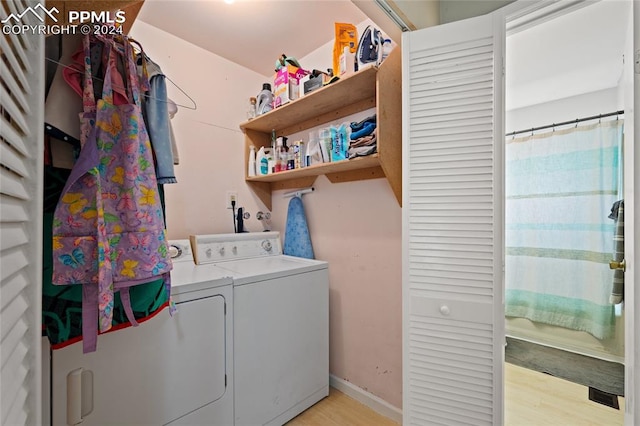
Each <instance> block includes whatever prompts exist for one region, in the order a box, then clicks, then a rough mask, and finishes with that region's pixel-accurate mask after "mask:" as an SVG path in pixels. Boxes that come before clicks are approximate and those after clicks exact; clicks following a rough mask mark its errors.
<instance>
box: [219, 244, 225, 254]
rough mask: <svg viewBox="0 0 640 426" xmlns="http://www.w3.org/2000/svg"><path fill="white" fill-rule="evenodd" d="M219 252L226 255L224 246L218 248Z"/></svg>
mask: <svg viewBox="0 0 640 426" xmlns="http://www.w3.org/2000/svg"><path fill="white" fill-rule="evenodd" d="M218 253H220V256H224V246H223V247H220V249H219V250H218Z"/></svg>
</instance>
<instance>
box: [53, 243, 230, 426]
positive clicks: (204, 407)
mask: <svg viewBox="0 0 640 426" xmlns="http://www.w3.org/2000/svg"><path fill="white" fill-rule="evenodd" d="M170 244H171V246H172V247H171V248H172V250H173V251H175V252H176V253H179V254H177V255H176V257H175V258H174V269H173V271H172V273H171V276H172V296H173V300H174V301H175V303H176V305H177V308H178V311H177V312H176V313H175V314H174V316H173V317H171V316H170V315H169V310H168V309H165V310H164V311H162V312H160V313H159V314H158V315H157V317H155V318H151V319H149V320H148V321H145V322H143V323H141V324H140V325H139V326H138V327H129V328H127V329H123V330H119V331H116V332H113V333H107V334H104V335H101V336H99V338H98V349H97V351H96V352H94V353H90V354H83V353H82V344H74V345H71V346H68V347H66V348H63V349H59V350H56V351H53V352H52V353H51V378H52V379H51V408H52V424H54V425H67V424H69V425H73V424H78V423H80V422H82V424H83V425H105V424H110V425H116V424H153V425H165V424H171V425H182V424H184V425H186V424H191V425H193V424H208V425H225V426H226V425H232V424H233V421H234V419H233V395H234V392H233V309H232V308H233V289H232V279H231V278H230V277H229V276H230V275H231V274H230V273H229V271H227V270H225V269H221V268H218V267H216V266H214V265H201V266H200V265H195V263H194V262H193V258H192V255H191V250H190V245H189V241H188V240H179V241H171V242H170Z"/></svg>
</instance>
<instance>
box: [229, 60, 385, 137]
mask: <svg viewBox="0 0 640 426" xmlns="http://www.w3.org/2000/svg"><path fill="white" fill-rule="evenodd" d="M377 73H378V68H377V67H367V68H365V69H363V70H361V71H358V72H356V73H354V74H351V75H349V76H348V77H343V78H341V79H340V80H338V81H336V82H335V83H332V84H330V85H328V86H325V87H322V88H320V89H317V90H315V91H313V92H312V93H309V94H308V95H305V96H303V97H301V98H298V99H296V100H294V101H291V102H289V103H287V104H285V105H282V106H280V107H278V108H276V109H274V110H272V111H270V112H268V113H266V114H263V115H261V116H258V117H256V118H254V119H252V120H249V121H245V122H243V123H240V129H241V130H242V131H243V132H244V131H246V130H248V129H250V130H258V131H262V132H270V131H271V129H282V128H286V127H290V126H292V125H295V124H296V123H298V122H301V121H306V120H310V119H313V117H314V116H315V115H316V113H317V111H318V110H320V111H325V112H328V111H333V110H336V109H340V108H343V107H347V106H349V105H351V104H354V103H357V102H360V101H362V100H364V99H369V98H372V97H374V96H375V80H376V74H377ZM345 93H350V94H351V95H350V96H344V94H345ZM340 95H343V96H340Z"/></svg>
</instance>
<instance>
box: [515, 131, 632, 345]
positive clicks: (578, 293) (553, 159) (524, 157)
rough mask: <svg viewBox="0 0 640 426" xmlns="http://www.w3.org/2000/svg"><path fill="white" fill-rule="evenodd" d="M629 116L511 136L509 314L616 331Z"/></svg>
mask: <svg viewBox="0 0 640 426" xmlns="http://www.w3.org/2000/svg"><path fill="white" fill-rule="evenodd" d="M622 125H623V123H622V120H614V121H609V122H605V123H598V124H594V125H588V126H580V127H575V128H571V129H566V130H561V131H553V132H549V133H545V134H539V135H534V136H528V137H523V138H516V139H514V138H510V137H508V138H507V139H506V150H505V152H506V180H505V182H506V189H505V191H506V203H505V222H506V236H505V245H506V264H505V278H506V279H505V283H506V288H505V290H506V291H505V295H506V296H505V302H506V304H505V314H506V315H507V316H512V317H522V318H528V319H530V320H532V321H536V322H541V323H546V324H552V325H556V326H561V327H565V328H569V329H573V330H582V331H586V332H589V333H591V334H592V335H594V336H595V337H597V338H599V339H605V338H608V337H610V336H611V335H612V334H613V326H614V320H615V317H614V307H613V305H611V304H610V303H609V296H610V294H611V285H612V279H613V271H611V270H610V269H609V265H608V262H609V260H611V259H612V257H611V256H612V252H613V233H614V222H613V221H612V220H611V219H609V218H608V215H609V213H610V211H611V206H612V204H613V203H614V202H615V201H616V200H618V199H620V198H621V195H620V194H621V159H622V157H621V150H622Z"/></svg>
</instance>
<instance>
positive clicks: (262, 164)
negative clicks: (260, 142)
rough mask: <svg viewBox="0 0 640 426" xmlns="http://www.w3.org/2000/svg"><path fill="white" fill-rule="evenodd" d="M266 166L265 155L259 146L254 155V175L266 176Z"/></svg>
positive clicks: (262, 147)
mask: <svg viewBox="0 0 640 426" xmlns="http://www.w3.org/2000/svg"><path fill="white" fill-rule="evenodd" d="M268 166H269V164H268V162H267V153H266V152H265V149H264V146H261V147H260V149H259V150H258V153H257V154H256V174H257V175H259V176H264V175H266V174H268V169H267V167H268Z"/></svg>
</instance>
